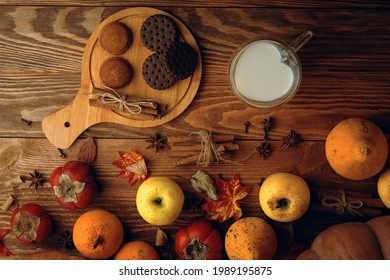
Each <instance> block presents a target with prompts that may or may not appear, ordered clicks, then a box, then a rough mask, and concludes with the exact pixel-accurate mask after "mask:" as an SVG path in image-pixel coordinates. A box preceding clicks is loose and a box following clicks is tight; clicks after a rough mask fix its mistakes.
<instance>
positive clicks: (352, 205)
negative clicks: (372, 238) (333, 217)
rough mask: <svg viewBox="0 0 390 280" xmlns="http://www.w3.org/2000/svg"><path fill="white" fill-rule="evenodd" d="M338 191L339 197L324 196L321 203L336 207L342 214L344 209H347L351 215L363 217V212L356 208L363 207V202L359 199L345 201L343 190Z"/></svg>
mask: <svg viewBox="0 0 390 280" xmlns="http://www.w3.org/2000/svg"><path fill="white" fill-rule="evenodd" d="M340 193H341V199H340V198H338V197H336V196H325V197H324V198H323V199H322V205H324V206H326V207H329V208H336V211H337V212H339V213H340V214H344V212H345V209H347V210H348V211H349V212H350V213H351V214H352V215H354V216H362V217H363V214H362V213H360V212H359V211H358V210H357V209H359V208H362V207H363V202H361V201H359V200H354V201H347V200H346V198H345V192H344V190H340Z"/></svg>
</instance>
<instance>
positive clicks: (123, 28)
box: [98, 21, 132, 55]
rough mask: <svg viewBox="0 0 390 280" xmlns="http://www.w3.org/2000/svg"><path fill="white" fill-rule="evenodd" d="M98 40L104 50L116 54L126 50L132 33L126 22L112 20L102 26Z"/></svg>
mask: <svg viewBox="0 0 390 280" xmlns="http://www.w3.org/2000/svg"><path fill="white" fill-rule="evenodd" d="M98 41H99V44H100V46H101V47H102V48H103V49H104V50H106V51H108V52H109V53H111V54H115V55H117V54H122V53H124V52H125V51H127V49H128V48H129V47H130V44H131V41H132V35H131V31H130V29H129V28H128V27H127V25H126V24H124V23H122V22H117V21H114V22H110V23H108V24H106V25H105V26H103V28H102V30H101V31H100V33H99V37H98Z"/></svg>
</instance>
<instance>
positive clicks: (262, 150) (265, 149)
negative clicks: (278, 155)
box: [256, 141, 272, 158]
mask: <svg viewBox="0 0 390 280" xmlns="http://www.w3.org/2000/svg"><path fill="white" fill-rule="evenodd" d="M256 152H257V153H258V154H259V155H260V156H261V157H262V158H266V157H269V156H270V155H271V152H272V149H271V147H270V146H269V145H268V143H267V141H262V142H260V144H259V145H258V146H257V147H256Z"/></svg>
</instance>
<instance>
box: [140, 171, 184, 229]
mask: <svg viewBox="0 0 390 280" xmlns="http://www.w3.org/2000/svg"><path fill="white" fill-rule="evenodd" d="M135 202H136V205H137V210H138V213H139V214H140V215H141V217H142V218H143V219H144V220H145V221H147V222H148V223H150V224H153V225H157V226H164V225H168V224H171V223H173V222H174V221H175V220H176V219H177V217H179V215H180V213H181V210H182V209H183V204H184V193H183V191H182V189H181V188H180V186H179V185H178V184H177V183H176V182H175V181H173V180H171V179H170V178H168V177H150V178H148V179H146V180H145V181H144V182H143V183H142V184H141V185H140V186H139V188H138V191H137V195H136V199H135Z"/></svg>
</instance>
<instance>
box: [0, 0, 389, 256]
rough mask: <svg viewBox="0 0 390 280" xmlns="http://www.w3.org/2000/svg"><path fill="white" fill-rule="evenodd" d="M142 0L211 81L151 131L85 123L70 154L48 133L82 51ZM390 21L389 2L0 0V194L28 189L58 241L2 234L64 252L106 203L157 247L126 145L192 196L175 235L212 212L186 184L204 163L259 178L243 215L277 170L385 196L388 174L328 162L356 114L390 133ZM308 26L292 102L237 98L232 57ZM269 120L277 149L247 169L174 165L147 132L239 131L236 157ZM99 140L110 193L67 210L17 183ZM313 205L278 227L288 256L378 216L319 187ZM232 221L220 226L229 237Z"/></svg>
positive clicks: (76, 76)
mask: <svg viewBox="0 0 390 280" xmlns="http://www.w3.org/2000/svg"><path fill="white" fill-rule="evenodd" d="M182 2H184V3H182ZM138 6H146V7H154V8H158V9H162V10H163V11H165V12H168V13H170V14H172V15H173V16H175V17H177V18H178V19H180V20H181V21H182V22H183V23H184V24H185V25H186V26H187V27H188V28H189V30H190V31H191V32H192V33H193V35H194V36H195V39H196V41H197V43H198V45H199V48H200V51H201V55H202V62H203V73H202V80H201V84H200V87H199V90H198V92H197V94H196V96H195V98H194V100H193V101H192V103H191V104H190V106H189V107H188V108H187V109H186V110H185V111H184V112H183V113H182V114H181V115H179V116H178V117H177V118H175V119H174V120H172V121H170V122H168V123H166V124H163V125H161V126H158V127H151V128H132V127H126V126H121V125H114V124H99V125H96V126H93V127H91V128H89V129H87V130H86V131H85V132H84V133H83V134H82V135H81V136H80V137H79V139H77V140H76V142H75V143H74V144H73V145H72V146H71V147H70V148H69V149H66V150H64V152H65V153H66V154H67V157H66V158H62V157H61V156H60V153H59V151H58V150H57V148H56V147H55V146H54V145H52V144H51V143H50V142H49V141H48V140H47V139H46V137H45V135H44V133H43V131H42V127H41V120H42V119H43V118H44V117H45V116H47V115H49V114H51V113H54V112H56V111H58V110H60V109H61V108H63V107H64V106H66V105H67V104H69V103H70V102H71V101H72V100H73V99H74V97H75V94H76V93H77V90H78V88H79V85H80V76H81V61H82V55H83V51H84V47H85V45H86V43H87V41H88V38H89V36H90V35H91V33H92V32H93V31H94V30H95V28H96V27H97V26H98V24H99V23H100V22H102V21H103V20H104V19H105V18H107V17H108V16H110V15H112V14H114V13H116V12H118V11H120V10H122V9H125V8H129V7H138ZM389 18H390V3H389V2H388V1H363V0H357V1H308V0H303V1H291V0H285V1H271V2H270V1H263V0H258V1H255V0H251V1H238V0H222V1H202V0H196V1H176V0H175V1H158V2H155V1H149V0H146V1H115V3H114V2H107V1H94V0H87V1H58V0H55V1H44V0H42V1H39V0H38V1H31V0H30V1H28V0H27V1H21V0H13V1H10V0H0V19H1V20H0V106H1V110H0V119H1V122H0V175H1V176H0V204H2V203H3V202H4V201H5V200H6V199H7V197H8V196H9V195H10V194H13V195H15V196H16V197H17V199H18V202H19V204H24V203H27V202H35V203H39V204H41V205H42V206H44V208H45V209H46V210H47V212H48V214H49V215H50V216H51V217H52V220H53V224H54V228H53V233H52V234H51V236H50V238H49V239H48V240H46V241H45V242H43V243H41V244H36V245H32V246H27V245H22V244H20V243H19V242H17V241H15V239H14V238H12V237H10V236H7V237H6V238H5V240H4V241H3V243H4V244H5V245H6V246H7V247H8V248H9V249H10V250H11V251H12V253H13V254H14V255H24V254H31V253H34V252H41V251H48V250H61V249H62V247H61V242H59V241H58V239H59V237H60V234H61V233H63V232H64V231H65V230H69V231H72V227H73V224H74V222H75V220H76V219H77V217H78V216H79V215H80V214H81V213H83V212H85V211H86V210H88V209H92V208H102V209H106V210H109V211H111V212H113V213H115V214H117V215H118V216H119V218H120V219H121V221H122V222H123V225H124V227H125V231H126V236H125V239H126V240H132V239H137V240H145V241H147V242H150V243H151V244H154V238H155V233H156V229H157V227H156V226H153V225H150V224H147V223H146V222H145V221H143V219H142V218H141V217H140V216H139V214H138V212H137V210H136V206H135V194H136V191H137V186H134V187H131V186H129V185H128V184H127V180H125V179H118V178H117V175H118V173H119V169H117V168H116V167H114V166H113V165H112V162H113V161H115V160H117V159H119V155H118V151H130V149H132V148H134V149H136V150H137V151H139V152H140V153H142V154H143V155H144V156H145V158H146V163H147V167H148V170H149V174H150V175H151V176H168V177H170V178H172V179H173V180H175V181H176V182H177V183H179V184H180V185H181V187H182V188H183V190H184V191H185V193H186V198H187V200H186V202H187V203H186V206H185V209H184V210H183V212H182V214H181V216H180V217H179V218H178V220H177V221H176V222H175V223H173V224H171V225H168V226H164V227H161V228H162V229H163V230H164V231H165V232H166V233H167V234H168V236H169V238H170V242H171V243H172V238H174V236H175V232H176V231H177V230H178V229H179V228H180V227H181V226H183V225H186V224H188V223H190V222H192V221H195V220H198V219H202V218H203V217H204V213H203V212H202V211H201V209H200V208H199V207H194V205H195V203H194V198H196V196H195V195H194V193H193V191H192V188H191V186H190V183H189V180H188V179H189V178H190V177H191V176H192V175H193V174H195V172H196V171H197V170H198V169H203V170H205V171H206V172H208V173H209V174H210V175H212V176H222V177H223V178H225V179H227V180H229V179H231V178H232V177H233V175H234V174H238V175H239V178H240V181H241V183H242V184H243V185H247V186H252V190H251V193H250V194H249V195H248V196H247V197H246V198H244V199H243V200H242V202H241V206H242V209H243V216H263V215H262V211H261V209H260V206H259V203H258V191H259V182H261V180H262V179H263V178H266V177H267V176H269V175H271V174H273V173H276V172H290V173H294V174H297V175H299V176H301V177H303V178H304V179H305V180H306V181H307V183H308V185H309V186H310V188H311V190H312V191H313V194H315V193H316V191H317V190H318V189H323V188H330V189H344V190H346V191H351V190H352V191H356V192H360V193H362V194H365V195H367V196H372V197H377V192H376V184H377V180H378V176H379V174H378V175H377V176H375V177H373V178H371V179H367V180H363V181H351V180H347V179H343V178H342V177H340V176H339V175H337V174H336V173H334V171H333V170H332V169H331V168H330V166H329V164H328V163H327V161H326V158H325V154H324V141H325V139H326V136H327V134H328V133H329V131H330V130H331V129H332V127H334V126H335V125H336V124H337V123H338V122H340V121H342V120H344V119H346V118H349V117H363V118H367V119H369V120H371V121H373V122H375V123H376V124H377V125H379V126H380V127H381V128H382V130H383V131H384V132H385V134H386V136H387V138H388V139H389V137H390V121H389V120H390V71H389V69H390V25H389ZM306 30H311V31H312V32H313V34H314V36H313V38H312V39H311V40H310V41H309V42H308V43H307V45H305V46H304V47H303V48H302V49H301V50H300V51H299V56H300V59H301V62H302V68H303V79H302V83H301V87H300V89H299V91H298V93H297V94H296V95H295V97H294V98H293V99H292V100H291V101H289V102H288V103H287V104H285V105H283V106H281V107H279V108H276V109H258V108H252V107H249V106H247V105H245V104H243V103H242V102H240V101H239V100H238V99H237V98H236V97H235V96H234V95H233V94H232V91H231V89H230V87H229V83H228V79H227V70H228V63H229V59H230V57H231V55H232V53H233V52H234V50H235V49H236V48H237V47H238V46H239V45H240V44H241V43H242V42H244V41H245V40H247V39H250V38H252V37H254V36H258V35H261V36H271V37H277V38H280V39H281V40H284V41H287V42H288V41H291V40H292V39H294V38H295V37H296V36H297V35H299V34H300V33H302V32H304V31H306ZM268 117H271V118H272V119H273V120H274V123H275V125H274V128H273V130H272V133H271V134H270V138H271V142H270V143H271V146H272V147H273V152H272V155H271V156H270V157H268V158H266V159H263V158H261V157H259V156H258V155H254V156H252V157H251V158H250V159H248V160H246V161H245V162H244V164H242V165H239V166H237V165H232V164H224V163H220V164H218V165H211V166H209V167H207V168H199V167H197V166H196V164H192V165H187V166H181V167H175V164H174V157H173V156H172V155H171V154H170V151H169V149H167V150H165V151H163V152H159V153H157V154H156V153H155V152H154V150H152V149H146V147H147V146H148V143H146V142H145V140H146V139H147V138H148V137H149V136H151V135H154V133H156V132H158V133H160V134H161V135H163V136H172V135H187V134H189V133H191V132H194V131H200V130H206V131H210V132H212V133H224V134H231V135H234V136H235V139H236V143H238V144H239V145H240V150H239V151H236V152H234V153H233V154H232V157H231V158H230V159H232V160H235V159H236V160H237V159H241V158H243V157H245V156H247V155H248V154H250V153H251V152H252V151H253V150H254V148H256V146H257V145H258V144H259V142H260V141H261V139H262V138H263V119H265V118H268ZM22 119H25V120H28V121H31V124H30V125H27V124H26V122H24V121H22ZM245 121H250V123H251V126H250V127H249V130H248V133H245V131H244V122H245ZM291 129H293V130H295V131H296V132H298V133H299V134H300V135H301V137H302V139H303V141H302V143H300V145H299V146H298V147H297V148H296V149H280V146H281V143H282V142H281V139H282V138H283V137H284V136H286V135H287V134H288V133H289V132H290V130H291ZM87 136H92V137H93V138H94V139H95V141H96V144H97V147H98V155H97V158H96V160H95V161H94V162H93V163H92V165H91V167H92V170H93V172H94V174H95V175H96V178H97V181H98V184H99V193H98V196H97V198H96V199H95V200H94V202H93V203H92V205H91V206H90V207H89V208H88V209H85V210H77V211H67V210H65V209H63V208H61V206H60V205H59V204H57V203H56V202H55V201H54V194H53V191H52V189H51V187H50V185H48V184H45V185H44V187H43V188H39V189H37V190H35V189H34V188H27V187H21V188H17V189H13V188H12V187H6V186H5V182H6V181H7V180H9V179H11V178H13V177H15V176H17V175H28V174H29V173H31V172H33V171H34V170H38V171H39V172H41V173H42V174H43V176H44V177H45V178H49V176H50V173H51V172H52V171H53V169H54V168H55V167H57V166H62V165H63V164H64V163H65V162H67V161H68V160H72V159H76V158H77V151H78V148H79V146H80V144H81V143H82V140H83V139H85V138H86V137H87ZM386 167H388V164H387V165H386ZM312 204H313V205H312V206H313V207H312V208H311V209H310V210H309V212H308V213H307V214H306V215H305V216H304V217H303V218H301V219H300V220H298V221H296V222H294V223H292V224H277V223H274V224H273V225H274V226H275V228H276V229H277V230H278V234H279V240H280V248H279V249H280V250H279V253H278V256H277V258H288V257H289V256H290V255H291V251H292V248H295V247H294V245H296V244H304V245H310V241H311V240H312V238H313V237H314V236H315V235H316V234H317V233H318V232H319V230H321V229H324V228H326V227H327V226H329V225H331V224H335V223H339V222H343V221H352V220H365V219H369V218H370V217H369V216H366V217H364V218H357V217H354V216H351V215H348V214H345V215H337V214H333V213H327V211H325V210H326V209H325V208H324V207H322V206H321V203H320V201H318V199H317V200H316V199H315V195H313V198H312ZM375 210H378V211H379V212H378V211H374V212H373V214H372V216H375V215H384V214H386V213H387V212H386V210H385V209H384V208H379V209H375ZM11 214H12V211H0V228H1V229H3V228H8V227H9V220H10V217H11ZM231 222H232V221H231V220H229V221H227V222H225V223H222V224H218V223H215V226H216V227H217V228H218V229H219V230H220V232H221V233H222V234H224V232H225V231H226V228H227V226H228V225H229V224H231ZM292 229H293V230H292ZM293 232H294V235H292V233H293ZM298 248H301V247H299V246H298ZM73 252H75V250H74V251H73Z"/></svg>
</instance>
